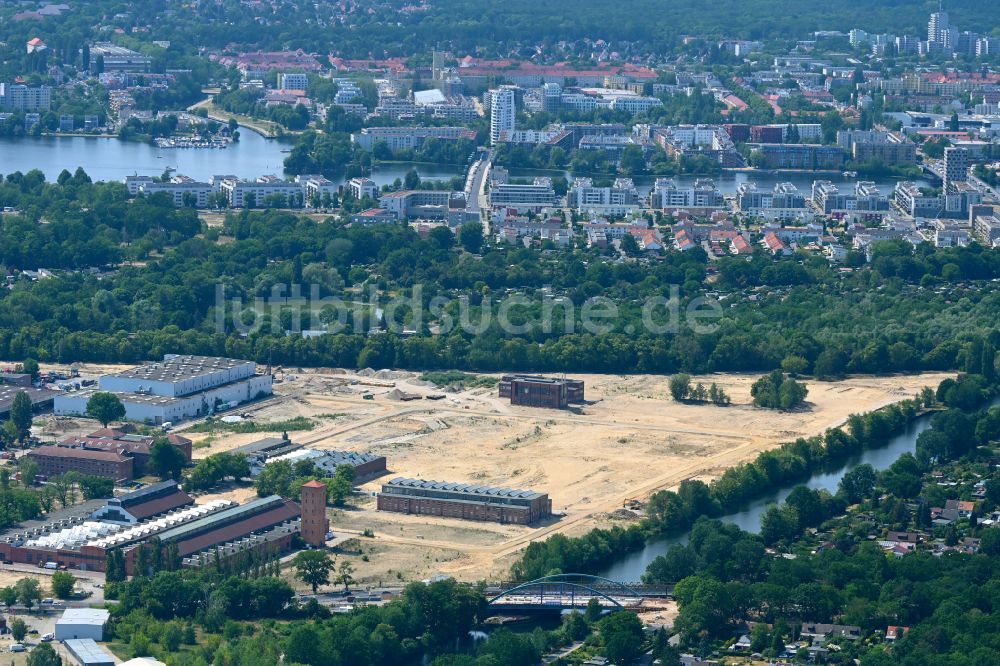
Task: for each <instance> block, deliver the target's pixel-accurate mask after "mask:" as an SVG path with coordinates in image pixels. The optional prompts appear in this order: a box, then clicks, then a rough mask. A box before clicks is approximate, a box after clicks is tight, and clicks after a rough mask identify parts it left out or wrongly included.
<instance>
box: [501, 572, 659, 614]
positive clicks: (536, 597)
mask: <svg viewBox="0 0 1000 666" xmlns="http://www.w3.org/2000/svg"><path fill="white" fill-rule="evenodd" d="M501 587H504V586H501ZM670 591H671V590H669V589H668V588H667V587H666V586H662V585H658V586H646V585H641V586H637V585H627V584H625V583H619V582H618V581H614V580H610V579H608V578H602V577H601V576H591V575H589V574H573V573H570V574H558V575H553V576H544V577H542V578H537V579H535V580H531V581H528V582H526V583H518V584H514V585H512V586H510V587H506V589H502V590H501V591H498V592H496V593H495V594H494V595H493V596H492V597H490V598H489V600H488V603H489V606H490V608H491V609H492V610H494V611H505V610H510V611H528V610H553V611H554V610H569V609H574V608H575V609H582V608H586V607H587V604H589V603H590V600H591V599H597V602H598V603H599V604H600V605H601V606H602V607H604V608H605V609H608V610H619V609H626V608H633V607H637V606H639V605H640V604H641V603H642V600H643V599H644V598H646V597H660V598H662V597H666V596H669V595H670Z"/></svg>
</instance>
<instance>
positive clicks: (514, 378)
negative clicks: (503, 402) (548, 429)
mask: <svg viewBox="0 0 1000 666" xmlns="http://www.w3.org/2000/svg"><path fill="white" fill-rule="evenodd" d="M499 388H500V397H501V398H510V404H512V405H524V406H526V407H548V408H550V409H566V408H567V407H568V406H569V403H571V402H583V401H584V384H583V381H582V380H579V379H553V378H551V377H539V376H537V375H504V376H502V377H501V378H500V384H499Z"/></svg>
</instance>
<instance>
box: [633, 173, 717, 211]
mask: <svg viewBox="0 0 1000 666" xmlns="http://www.w3.org/2000/svg"><path fill="white" fill-rule="evenodd" d="M649 198H650V206H651V207H652V208H660V209H679V208H702V209H709V208H723V207H724V206H725V205H726V200H725V197H723V196H722V193H721V192H720V191H719V188H717V187H716V186H715V181H713V180H712V179H711V178H699V179H697V180H696V181H695V182H694V184H693V185H683V186H679V185H677V183H676V182H674V179H673V178H657V179H656V182H655V184H654V185H653V191H652V192H651V193H650V195H649Z"/></svg>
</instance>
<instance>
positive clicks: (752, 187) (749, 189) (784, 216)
mask: <svg viewBox="0 0 1000 666" xmlns="http://www.w3.org/2000/svg"><path fill="white" fill-rule="evenodd" d="M736 209H737V210H738V211H739V212H741V213H743V214H744V215H753V216H755V217H763V218H766V219H769V220H781V221H785V222H788V221H792V220H806V219H812V218H813V217H814V216H815V215H814V213H813V211H812V209H811V208H810V207H809V205H808V204H807V202H806V197H805V195H804V194H802V193H801V192H800V191H799V188H797V187H795V185H793V184H792V183H778V184H776V185H775V186H774V189H773V190H758V189H757V185H756V184H755V183H741V184H740V186H739V188H737V190H736Z"/></svg>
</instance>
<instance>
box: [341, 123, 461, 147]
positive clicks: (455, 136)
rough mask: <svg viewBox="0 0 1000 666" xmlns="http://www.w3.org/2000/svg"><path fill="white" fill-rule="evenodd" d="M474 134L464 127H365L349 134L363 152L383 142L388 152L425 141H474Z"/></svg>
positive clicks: (415, 145)
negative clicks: (387, 147)
mask: <svg viewBox="0 0 1000 666" xmlns="http://www.w3.org/2000/svg"><path fill="white" fill-rule="evenodd" d="M475 138H476V133H475V132H474V131H473V130H470V129H467V128H465V127H365V128H364V129H362V130H361V131H360V132H355V133H354V134H351V142H352V143H354V144H355V145H356V146H358V147H359V148H362V149H364V150H371V149H372V147H373V146H374V145H375V144H376V143H378V142H379V141H383V142H385V144H386V145H387V146H389V149H390V150H394V151H395V150H407V149H410V148H416V147H417V146H419V145H420V144H422V143H423V142H424V140H425V139H444V140H447V141H458V140H459V139H469V140H470V141H472V140H475Z"/></svg>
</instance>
